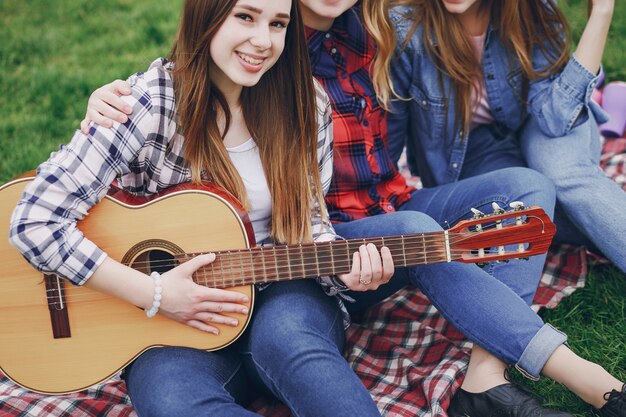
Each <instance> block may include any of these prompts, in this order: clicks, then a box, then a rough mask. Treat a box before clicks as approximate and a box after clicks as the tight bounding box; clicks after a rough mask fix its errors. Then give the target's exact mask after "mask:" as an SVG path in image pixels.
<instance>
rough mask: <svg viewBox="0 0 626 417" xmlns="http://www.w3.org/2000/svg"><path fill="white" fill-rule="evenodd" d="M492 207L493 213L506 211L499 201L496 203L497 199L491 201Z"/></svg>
mask: <svg viewBox="0 0 626 417" xmlns="http://www.w3.org/2000/svg"><path fill="white" fill-rule="evenodd" d="M491 207H492V208H493V214H502V213H504V209H503V208H502V207H500V205H499V204H498V203H496V202H495V201H494V202H493V203H491Z"/></svg>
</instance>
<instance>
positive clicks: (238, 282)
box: [42, 250, 498, 306]
mask: <svg viewBox="0 0 626 417" xmlns="http://www.w3.org/2000/svg"><path fill="white" fill-rule="evenodd" d="M434 253H435V252H431V253H430V255H433V254H434ZM465 253H466V252H465V251H460V252H457V253H454V252H452V255H453V256H455V255H457V256H458V255H459V254H465ZM497 253H498V252H497V251H496V250H493V251H486V254H497ZM410 256H413V257H414V258H419V259H420V260H421V259H424V256H423V253H422V252H415V253H413V254H409V253H407V258H409V257H410ZM436 256H438V258H439V260H440V261H441V262H444V261H445V259H446V257H445V254H444V253H438V254H437V255H436ZM477 262H479V259H477ZM320 263H321V264H324V265H331V263H330V262H325V261H323V262H320ZM315 264H316V263H308V264H305V263H302V264H297V265H292V266H291V269H292V270H293V269H296V270H297V269H298V267H300V266H302V267H307V266H313V265H315ZM334 265H335V266H337V263H336V262H335V263H334ZM339 266H340V267H341V266H343V267H345V268H349V266H350V262H349V261H347V260H346V261H342V265H339ZM324 267H326V266H324ZM324 267H321V268H324ZM224 268H228V265H224ZM248 268H249V269H248ZM252 268H254V265H253V264H246V269H244V270H243V273H247V274H250V275H251V274H253V273H254V275H258V273H257V272H253V269H252ZM283 268H286V267H283ZM266 269H267V270H268V271H272V272H275V268H266ZM254 270H255V271H258V269H257V268H254ZM196 274H198V272H197V273H196ZM199 275H202V276H201V277H200V278H203V279H204V285H207V286H208V283H210V282H211V281H212V282H213V283H215V284H220V283H221V284H228V285H223V286H220V288H230V287H237V286H246V285H252V284H255V283H261V282H264V281H263V280H262V279H251V278H250V277H249V276H241V277H239V278H222V277H219V276H217V277H216V276H215V272H214V271H213V270H209V273H204V274H202V273H200V274H199ZM324 275H328V274H324ZM200 278H197V279H196V282H197V283H198V284H200V285H202V282H201V279H200ZM288 279H289V278H285V279H284V280H288ZM294 279H307V278H303V277H298V278H294ZM273 281H276V280H275V279H274V280H272V276H268V281H267V282H273ZM47 292H54V293H55V294H54V295H48V296H47V299H48V300H55V299H58V297H59V296H58V290H57V289H49V290H47ZM63 292H64V297H63V298H64V301H65V302H72V301H74V302H77V301H78V300H79V299H80V301H95V300H97V299H100V298H102V297H103V294H101V293H99V292H97V291H93V292H90V293H85V292H84V290H82V288H80V287H68V288H64V289H63ZM42 298H43V297H42ZM43 304H48V305H51V306H55V305H56V304H60V302H56V301H53V302H49V303H43Z"/></svg>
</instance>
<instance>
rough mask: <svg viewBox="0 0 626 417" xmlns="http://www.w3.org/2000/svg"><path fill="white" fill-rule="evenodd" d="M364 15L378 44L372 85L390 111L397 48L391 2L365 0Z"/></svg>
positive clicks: (363, 5) (366, 26) (380, 100)
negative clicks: (390, 13)
mask: <svg viewBox="0 0 626 417" xmlns="http://www.w3.org/2000/svg"><path fill="white" fill-rule="evenodd" d="M361 10H362V14H363V23H364V24H365V29H366V30H367V32H368V33H369V35H370V36H371V37H372V38H373V39H374V41H375V42H376V56H375V57H374V61H373V63H372V68H371V71H372V84H373V85H374V90H375V91H376V96H377V99H378V102H379V104H380V105H381V106H382V107H383V108H384V109H386V110H389V101H390V99H391V97H392V95H393V94H395V93H394V89H393V83H392V82H391V75H390V64H391V59H392V58H393V54H394V52H395V47H396V35H395V30H394V28H393V26H392V24H391V21H390V20H389V2H388V1H383V0H363V1H362V9H361Z"/></svg>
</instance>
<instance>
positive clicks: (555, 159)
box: [461, 115, 626, 272]
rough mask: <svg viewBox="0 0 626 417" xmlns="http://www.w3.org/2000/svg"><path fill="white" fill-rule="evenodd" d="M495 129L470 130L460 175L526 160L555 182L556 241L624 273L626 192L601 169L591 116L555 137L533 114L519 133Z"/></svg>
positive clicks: (596, 136) (599, 150)
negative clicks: (598, 257) (581, 247)
mask: <svg viewBox="0 0 626 417" xmlns="http://www.w3.org/2000/svg"><path fill="white" fill-rule="evenodd" d="M496 129H497V128H495V127H493V126H481V127H478V128H476V129H474V130H473V131H472V133H471V134H470V138H469V143H468V149H467V153H466V157H465V162H464V165H463V171H462V173H461V178H469V177H472V176H475V175H479V174H482V173H485V172H489V171H492V170H496V169H501V168H505V167H514V166H526V165H527V166H529V167H530V168H532V169H534V170H537V171H539V172H541V173H542V174H544V175H545V176H546V177H548V178H549V179H550V180H551V181H552V182H553V183H554V185H555V186H556V198H557V206H556V212H555V216H554V223H556V225H557V234H556V237H555V240H556V241H558V242H563V243H572V244H576V245H585V246H587V247H588V248H589V249H591V250H593V251H597V252H601V253H603V254H604V255H605V256H606V257H607V258H609V259H610V260H611V261H612V262H613V263H614V264H615V265H616V266H617V267H618V268H620V269H621V270H622V271H624V272H626V251H624V249H623V248H624V247H626V192H624V190H622V189H621V188H620V186H619V185H618V184H617V183H615V181H613V180H612V179H610V178H609V177H607V176H606V175H605V173H604V172H603V171H602V169H600V166H599V161H600V153H601V147H600V137H599V132H598V126H597V123H596V120H595V119H594V118H593V116H592V115H590V116H589V120H588V121H586V122H584V123H582V124H580V125H579V126H577V127H575V128H574V129H572V131H571V132H570V133H569V134H568V135H566V136H562V137H557V138H551V137H548V136H546V135H545V134H544V133H542V132H541V129H540V128H539V126H538V125H537V122H536V121H535V120H534V119H532V118H529V120H528V121H527V122H526V124H525V125H524V127H523V129H521V131H520V132H519V134H509V135H505V136H504V137H502V136H501V135H499V134H498V133H494V130H496ZM609 140H610V139H609Z"/></svg>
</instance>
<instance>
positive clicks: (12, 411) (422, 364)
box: [0, 137, 626, 417]
mask: <svg viewBox="0 0 626 417" xmlns="http://www.w3.org/2000/svg"><path fill="white" fill-rule="evenodd" d="M601 165H602V168H603V169H604V171H605V172H606V174H607V175H608V176H610V177H611V178H613V179H614V180H615V181H616V182H618V183H619V184H620V185H621V186H622V187H623V188H624V189H625V190H626V137H624V138H619V139H609V140H606V141H605V143H604V147H603V156H602V161H601ZM409 180H413V181H416V179H409ZM598 259H599V258H598V257H597V256H595V255H592V254H590V253H588V252H587V251H585V249H584V248H581V247H574V246H569V245H553V246H552V247H551V248H550V252H549V255H548V259H547V261H546V266H545V269H544V274H543V277H542V280H541V283H540V286H539V289H538V291H537V295H536V297H535V301H534V308H535V309H536V310H538V309H539V308H541V307H547V308H553V307H555V306H556V305H557V304H558V302H559V301H560V300H561V299H562V298H563V297H565V296H567V295H569V294H571V293H572V292H573V291H574V290H575V289H577V288H581V287H582V286H584V283H585V277H586V276H587V273H588V268H589V265H590V263H591V262H597V261H598ZM470 348H471V343H470V342H468V341H467V340H465V339H464V338H463V336H462V335H461V334H460V333H458V332H457V331H456V330H455V329H454V328H453V327H452V326H451V325H450V324H448V323H447V322H446V321H445V320H444V319H443V318H442V317H441V315H440V314H439V312H438V311H437V310H436V309H435V308H434V307H433V306H432V305H431V304H430V303H429V302H428V300H427V299H426V297H425V296H424V295H423V294H422V293H421V292H420V291H419V290H417V289H416V288H414V287H407V288H406V289H404V290H402V291H399V292H398V293H396V294H395V295H393V296H392V297H390V298H389V299H387V300H385V301H384V302H382V303H380V304H378V305H376V306H374V307H372V308H371V309H369V310H368V311H367V312H365V313H363V314H361V315H359V316H358V317H355V320H354V323H353V324H352V325H351V327H350V328H349V329H348V331H347V343H346V349H345V352H344V353H345V357H346V359H347V360H348V361H349V362H350V364H351V365H352V367H353V369H354V371H355V372H356V373H357V374H358V375H359V377H360V378H361V379H362V381H363V383H364V384H365V386H367V388H368V389H369V391H370V393H371V394H372V397H373V398H374V400H375V401H376V404H377V405H378V408H379V410H380V411H381V413H382V414H383V415H384V416H390V417H391V416H399V417H405V416H406V417H408V416H433V417H434V416H443V417H445V416H446V413H445V410H446V409H447V407H448V404H449V401H450V397H451V396H452V394H453V393H454V391H455V390H456V389H457V388H458V387H459V386H460V384H461V382H462V381H463V374H464V370H465V367H466V366H467V361H468V357H469V356H468V355H469V351H470ZM250 409H252V410H254V411H256V412H257V413H259V414H260V415H263V416H267V417H290V416H291V414H290V412H289V410H288V409H287V408H286V407H285V406H284V405H282V404H280V403H276V402H273V401H272V400H270V399H267V398H259V399H257V400H256V401H255V402H254V403H253V404H252V405H251V406H250ZM0 416H10V417H34V416H54V417H96V416H98V417H136V413H135V411H134V410H133V408H132V405H131V403H130V400H129V398H128V396H127V394H126V387H125V385H124V383H123V381H121V380H120V379H119V377H115V378H113V379H111V380H109V381H107V382H105V383H103V384H100V385H97V386H95V387H93V388H91V389H89V390H86V391H82V392H79V393H75V394H71V395H62V396H44V395H41V394H37V393H33V392H30V391H27V390H24V389H22V388H20V387H18V386H16V385H15V384H13V383H12V382H11V381H10V380H8V379H7V378H6V377H4V376H3V375H2V374H0Z"/></svg>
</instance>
